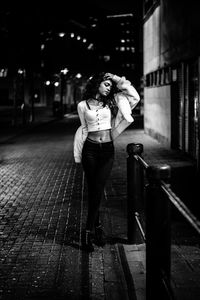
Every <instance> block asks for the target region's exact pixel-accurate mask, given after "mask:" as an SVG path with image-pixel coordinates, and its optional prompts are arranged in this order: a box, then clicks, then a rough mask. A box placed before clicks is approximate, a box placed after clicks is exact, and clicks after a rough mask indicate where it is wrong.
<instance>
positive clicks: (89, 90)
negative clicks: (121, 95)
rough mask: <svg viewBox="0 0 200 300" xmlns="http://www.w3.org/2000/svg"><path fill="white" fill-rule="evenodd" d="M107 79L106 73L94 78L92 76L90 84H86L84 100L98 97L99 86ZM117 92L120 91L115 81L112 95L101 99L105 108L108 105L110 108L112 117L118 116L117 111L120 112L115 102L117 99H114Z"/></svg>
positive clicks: (98, 74) (111, 91) (95, 75)
mask: <svg viewBox="0 0 200 300" xmlns="http://www.w3.org/2000/svg"><path fill="white" fill-rule="evenodd" d="M106 79H107V77H106V72H101V73H97V74H94V75H93V76H91V77H90V78H89V80H88V82H87V83H86V86H85V90H84V92H83V96H82V99H83V100H88V99H91V98H93V99H94V98H95V97H96V94H97V93H98V89H99V85H100V84H101V82H102V81H104V80H106ZM110 80H111V79H110ZM111 81H112V80H111ZM117 91H118V89H117V86H116V83H115V82H114V81H112V87H111V90H110V93H109V94H108V96H101V98H100V101H102V102H103V105H104V106H106V105H108V106H109V108H110V109H111V112H112V115H114V116H115V115H116V114H117V110H118V108H117V105H116V102H115V98H114V94H115V93H117Z"/></svg>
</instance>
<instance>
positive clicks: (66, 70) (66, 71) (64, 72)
mask: <svg viewBox="0 0 200 300" xmlns="http://www.w3.org/2000/svg"><path fill="white" fill-rule="evenodd" d="M60 72H61V73H63V74H64V75H66V74H67V73H68V72H69V70H68V69H67V68H64V69H62V70H61V71H60Z"/></svg>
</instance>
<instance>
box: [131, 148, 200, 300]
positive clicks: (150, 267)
mask: <svg viewBox="0 0 200 300" xmlns="http://www.w3.org/2000/svg"><path fill="white" fill-rule="evenodd" d="M142 152H143V145H142V144H134V143H131V144H128V145H127V153H128V157H127V217H128V222H127V235H128V242H129V243H130V244H133V243H137V237H138V230H139V232H140V234H141V236H142V238H143V241H144V242H145V243H146V299H157V298H158V299H161V298H159V297H162V299H174V296H173V291H172V288H171V284H170V279H171V278H170V277H171V218H170V207H171V204H173V205H174V207H176V209H177V210H178V211H179V212H180V213H181V215H182V216H183V217H184V218H185V219H186V220H187V221H188V222H189V224H190V225H191V226H192V227H193V228H194V229H195V230H196V231H197V233H198V234H200V221H199V220H198V219H197V218H196V217H195V216H194V215H193V214H192V213H191V211H190V210H189V209H188V208H187V206H186V205H185V204H184V203H183V202H182V201H181V200H180V199H179V197H177V195H176V194H175V193H174V192H173V191H172V190H171V187H170V184H169V181H170V178H171V167H170V166H169V165H167V164H154V165H148V164H147V163H146V162H145V161H144V159H143V158H142V156H141V155H142ZM142 214H144V215H143V216H142ZM144 217H145V222H144V221H143V219H144Z"/></svg>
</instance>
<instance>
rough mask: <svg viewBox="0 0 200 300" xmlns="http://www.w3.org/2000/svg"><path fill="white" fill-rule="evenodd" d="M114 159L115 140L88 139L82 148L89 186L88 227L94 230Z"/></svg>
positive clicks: (83, 163)
mask: <svg viewBox="0 0 200 300" xmlns="http://www.w3.org/2000/svg"><path fill="white" fill-rule="evenodd" d="M113 161H114V145H113V142H112V141H111V142H107V143H98V142H93V141H91V140H90V139H89V138H87V139H86V141H85V143H84V145H83V150H82V165H83V170H84V172H85V176H86V179H87V186H88V216H87V222H86V229H87V230H93V228H94V226H98V225H99V224H100V223H99V208H100V204H101V199H102V198H103V195H104V188H105V185H106V181H107V179H108V177H109V175H110V173H111V170H112V166H113Z"/></svg>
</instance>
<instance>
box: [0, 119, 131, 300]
mask: <svg viewBox="0 0 200 300" xmlns="http://www.w3.org/2000/svg"><path fill="white" fill-rule="evenodd" d="M76 125H77V123H76V121H74V120H73V117H72V119H70V118H68V119H67V120H64V121H60V122H53V123H50V124H46V125H44V126H40V127H38V128H36V129H32V130H31V131H30V132H29V134H23V135H20V136H19V137H15V138H13V139H9V141H8V143H4V144H2V145H1V146H0V161H1V163H0V175H1V179H0V184H1V188H0V189H1V193H0V207H1V211H0V299H1V300H11V299H12V300H13V299H15V300H16V299H19V300H23V299H27V300H33V299H37V300H38V299H56V300H61V299H109V300H110V299H115V300H117V299H122V298H123V299H128V293H129V295H130V290H129V291H128V289H127V285H126V280H125V277H124V273H123V270H122V264H121V263H120V254H119V250H118V247H117V246H116V242H117V241H119V240H120V239H121V240H122V241H123V239H125V238H126V223H125V221H124V220H125V218H124V214H125V209H124V203H123V202H124V199H125V195H126V192H125V191H123V188H122V189H121V194H120V193H119V194H117V195H116V193H115V185H118V184H119V182H118V180H119V178H118V177H119V176H118V174H119V172H121V169H120V168H119V165H115V167H114V170H113V174H115V176H114V177H113V180H112V183H111V182H110V183H109V187H108V192H107V194H106V197H105V200H104V203H103V205H102V217H103V220H104V227H105V229H106V231H107V235H108V244H107V245H106V246H105V247H104V248H97V247H96V248H95V252H94V253H92V254H89V255H88V254H87V253H85V252H83V251H82V250H81V247H80V232H81V229H82V226H83V224H84V222H85V216H86V201H85V196H84V195H85V194H86V193H84V192H85V189H86V188H85V182H84V175H83V173H82V169H81V166H80V165H76V164H75V163H74V161H73V156H72V141H73V134H74V130H75V129H74V128H75V126H76ZM120 178H121V176H120ZM124 180H125V179H124ZM121 184H122V185H121V186H122V187H123V186H124V185H123V183H122V182H121ZM124 188H125V187H124ZM108 198H109V200H108ZM111 210H112V214H111ZM132 292H133V291H132Z"/></svg>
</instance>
